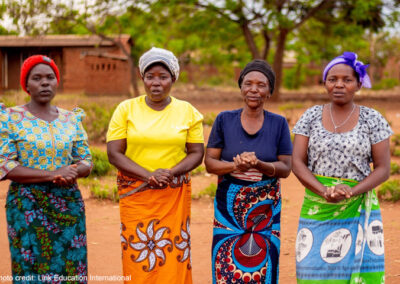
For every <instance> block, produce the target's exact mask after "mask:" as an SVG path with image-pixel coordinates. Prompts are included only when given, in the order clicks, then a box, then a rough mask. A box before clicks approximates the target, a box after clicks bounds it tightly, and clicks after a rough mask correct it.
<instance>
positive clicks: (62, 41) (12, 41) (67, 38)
mask: <svg viewBox="0 0 400 284" xmlns="http://www.w3.org/2000/svg"><path fill="white" fill-rule="evenodd" d="M110 37H112V38H114V39H116V40H118V39H119V40H120V41H121V42H123V43H130V41H131V37H130V35H127V34H122V35H117V36H110ZM113 45H114V43H113V42H112V41H110V40H106V39H102V38H101V37H100V36H97V35H45V36H14V35H5V36H0V47H34V46H38V47H39V46H48V47H56V46H57V47H80V46H113Z"/></svg>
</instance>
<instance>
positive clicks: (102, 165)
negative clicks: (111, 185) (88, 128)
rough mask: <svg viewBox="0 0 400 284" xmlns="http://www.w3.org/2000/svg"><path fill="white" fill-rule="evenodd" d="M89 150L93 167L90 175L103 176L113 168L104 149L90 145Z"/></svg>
mask: <svg viewBox="0 0 400 284" xmlns="http://www.w3.org/2000/svg"><path fill="white" fill-rule="evenodd" d="M90 152H91V153H92V158H93V169H92V172H91V173H90V176H105V175H107V174H108V173H109V172H110V171H111V170H112V169H113V168H114V167H113V166H112V165H111V164H110V162H109V161H108V157H107V153H106V152H105V151H103V150H101V149H98V148H94V147H90Z"/></svg>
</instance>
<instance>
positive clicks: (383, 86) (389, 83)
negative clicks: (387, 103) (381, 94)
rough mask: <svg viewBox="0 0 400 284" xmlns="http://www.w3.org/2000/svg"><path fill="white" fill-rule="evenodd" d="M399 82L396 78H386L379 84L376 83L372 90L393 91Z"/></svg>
mask: <svg viewBox="0 0 400 284" xmlns="http://www.w3.org/2000/svg"><path fill="white" fill-rule="evenodd" d="M399 83H400V82H399V80H398V79H396V78H384V79H382V80H380V81H379V82H374V85H373V86H372V90H387V89H393V88H394V87H396V86H398V85H399Z"/></svg>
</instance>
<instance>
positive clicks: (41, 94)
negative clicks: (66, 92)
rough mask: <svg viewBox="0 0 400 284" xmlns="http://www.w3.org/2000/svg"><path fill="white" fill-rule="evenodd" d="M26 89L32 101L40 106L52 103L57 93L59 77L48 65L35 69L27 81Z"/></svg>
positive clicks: (38, 66) (40, 65) (37, 66)
mask: <svg viewBox="0 0 400 284" xmlns="http://www.w3.org/2000/svg"><path fill="white" fill-rule="evenodd" d="M26 89H27V91H28V93H29V94H30V95H31V100H32V101H34V102H36V103H39V104H47V103H50V102H51V100H52V99H53V98H54V96H55V95H56V92H57V77H56V74H55V73H54V71H53V69H52V68H51V67H50V66H49V65H47V64H38V65H36V66H35V67H33V68H32V69H31V71H30V73H29V75H28V79H27V81H26Z"/></svg>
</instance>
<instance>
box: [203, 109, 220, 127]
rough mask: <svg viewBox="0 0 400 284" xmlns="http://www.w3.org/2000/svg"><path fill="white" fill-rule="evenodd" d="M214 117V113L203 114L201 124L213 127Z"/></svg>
mask: <svg viewBox="0 0 400 284" xmlns="http://www.w3.org/2000/svg"><path fill="white" fill-rule="evenodd" d="M216 117H217V115H216V114H215V113H214V112H208V113H206V114H204V119H203V124H204V125H208V126H213V124H214V121H215V118H216Z"/></svg>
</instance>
